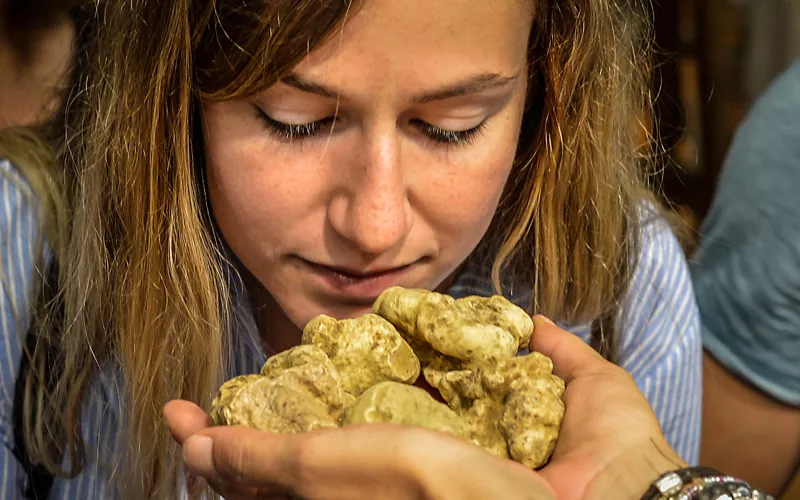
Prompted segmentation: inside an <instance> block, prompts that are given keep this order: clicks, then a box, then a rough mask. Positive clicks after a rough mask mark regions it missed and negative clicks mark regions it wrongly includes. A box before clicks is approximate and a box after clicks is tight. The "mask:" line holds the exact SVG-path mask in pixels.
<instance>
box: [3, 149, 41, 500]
mask: <svg viewBox="0 0 800 500" xmlns="http://www.w3.org/2000/svg"><path fill="white" fill-rule="evenodd" d="M40 237H41V235H40V232H39V224H38V220H37V217H36V212H35V209H34V205H33V195H32V193H31V192H30V190H29V189H28V186H27V185H26V184H25V183H24V181H23V179H22V178H21V177H20V176H19V174H18V173H17V172H16V170H13V169H12V167H11V165H10V164H9V163H8V162H7V161H5V160H2V159H0V360H1V361H0V399H2V404H0V439H2V447H0V497H2V498H17V497H18V496H19V495H20V491H21V487H22V483H21V481H22V478H23V477H24V475H23V471H22V467H21V466H20V464H19V463H18V462H17V459H16V458H15V457H14V454H13V451H12V450H13V449H14V429H13V425H12V408H13V403H14V384H15V381H16V378H17V371H18V369H19V363H20V359H21V353H22V340H23V338H24V336H25V333H26V331H27V329H28V324H29V322H30V311H31V310H32V307H33V300H34V297H35V292H36V280H37V278H38V274H37V273H36V265H37V261H41V260H42V259H41V257H40V252H39V249H41V246H40V245H39V244H37V243H40Z"/></svg>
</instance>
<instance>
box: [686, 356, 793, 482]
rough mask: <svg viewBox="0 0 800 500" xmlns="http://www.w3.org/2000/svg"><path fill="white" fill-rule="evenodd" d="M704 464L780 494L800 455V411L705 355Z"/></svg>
mask: <svg viewBox="0 0 800 500" xmlns="http://www.w3.org/2000/svg"><path fill="white" fill-rule="evenodd" d="M704 366H705V373H704V377H705V393H704V401H703V448H702V463H703V464H704V465H708V466H710V467H714V468H716V469H719V470H722V471H725V472H726V473H728V474H731V475H733V476H737V477H741V478H742V479H744V480H746V481H748V482H749V483H750V484H752V485H753V486H754V487H757V488H760V489H763V490H764V491H766V492H767V493H770V494H772V495H777V494H778V493H779V492H780V490H781V489H782V488H783V487H784V486H785V485H786V483H787V482H788V481H789V480H790V479H791V475H792V472H793V470H794V468H795V467H796V464H797V460H798V458H800V409H797V408H792V407H790V406H787V405H783V404H781V403H779V402H778V401H775V400H773V399H771V398H769V397H767V396H765V395H764V394H762V393H761V392H759V391H758V390H756V389H754V388H752V387H750V386H748V385H747V384H745V383H743V382H742V381H740V380H738V379H737V378H736V377H734V376H732V375H731V374H730V373H728V372H727V371H726V370H725V368H724V367H723V366H722V365H720V364H719V363H718V362H717V361H716V360H714V358H713V357H711V356H710V355H706V357H705V361H704Z"/></svg>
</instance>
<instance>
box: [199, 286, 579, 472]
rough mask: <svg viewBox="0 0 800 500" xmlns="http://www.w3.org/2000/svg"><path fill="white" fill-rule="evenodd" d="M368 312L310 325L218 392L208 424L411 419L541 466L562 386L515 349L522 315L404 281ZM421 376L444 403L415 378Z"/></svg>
mask: <svg viewBox="0 0 800 500" xmlns="http://www.w3.org/2000/svg"><path fill="white" fill-rule="evenodd" d="M373 311H374V314H366V315H364V316H361V317H359V318H355V319H346V320H341V321H337V320H335V319H333V318H331V317H329V316H325V315H321V316H318V317H316V318H314V319H313V320H311V321H310V322H309V323H308V325H306V327H305V329H304V330H303V340H302V344H301V345H299V346H297V347H294V348H292V349H289V350H287V351H284V352H282V353H280V354H278V355H275V356H273V357H271V358H270V359H269V360H268V361H267V363H266V364H265V365H264V367H263V368H262V369H261V373H260V374H257V375H243V376H241V377H236V378H234V379H232V380H229V381H228V382H226V383H225V384H224V385H223V386H222V387H221V388H220V391H219V394H218V395H217V397H216V398H215V399H214V403H213V409H212V413H211V418H212V420H213V421H214V423H215V424H216V425H244V426H248V427H253V428H256V429H260V430H264V431H268V432H285V433H295V432H307V431H311V430H314V429H319V428H325V427H338V426H344V425H353V424H364V423H379V422H380V423H396V424H404V425H417V426H422V427H427V428H429V429H433V430H437V431H441V432H446V433H448V434H452V435H454V436H456V437H459V438H461V439H463V440H465V441H468V442H471V443H474V444H476V445H478V446H481V447H483V448H484V449H486V450H488V451H489V452H491V453H493V454H495V455H497V456H500V457H511V458H512V459H514V460H516V461H518V462H521V463H523V464H525V465H526V466H528V467H531V468H537V467H540V466H542V465H543V464H544V463H545V462H546V461H547V459H548V457H549V456H550V454H551V453H552V451H553V448H554V446H555V442H556V439H557V438H558V432H559V428H560V426H561V420H562V418H563V416H564V404H563V403H562V401H561V395H562V394H563V392H564V382H563V381H562V380H561V379H559V378H558V377H556V376H555V375H553V374H552V370H553V364H552V362H551V360H550V359H549V358H547V357H546V356H544V355H542V354H540V353H536V352H532V353H530V354H527V355H524V356H517V353H518V351H520V350H522V349H525V348H527V346H528V344H529V342H530V339H531V334H532V333H533V322H532V320H531V318H530V316H528V315H527V314H526V313H525V311H523V310H522V309H520V308H518V307H517V306H515V305H513V304H512V303H510V302H509V301H507V300H506V299H505V298H503V297H500V296H494V297H490V298H483V297H467V298H463V299H458V300H456V299H453V298H452V297H450V296H447V295H442V294H439V293H435V292H428V291H425V290H408V289H404V288H400V287H393V288H390V289H388V290H386V291H385V292H384V293H383V294H381V296H380V297H379V298H378V300H377V301H376V302H375V304H374V306H373ZM420 372H422V374H423V376H424V377H425V380H426V381H427V382H428V383H429V384H430V385H431V386H433V387H434V388H436V389H438V390H439V392H440V393H441V396H442V398H443V399H444V401H446V403H447V404H443V403H440V402H438V401H436V400H435V399H434V398H433V397H432V396H431V395H430V394H428V392H426V391H425V390H424V389H420V388H418V387H415V386H414V385H412V384H414V383H415V381H416V380H417V378H418V377H419V375H420Z"/></svg>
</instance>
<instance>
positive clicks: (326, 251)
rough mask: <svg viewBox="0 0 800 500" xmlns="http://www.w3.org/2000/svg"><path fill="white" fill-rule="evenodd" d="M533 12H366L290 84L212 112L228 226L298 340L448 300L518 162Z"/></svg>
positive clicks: (417, 3)
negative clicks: (309, 331) (412, 293)
mask: <svg viewBox="0 0 800 500" xmlns="http://www.w3.org/2000/svg"><path fill="white" fill-rule="evenodd" d="M530 3H531V2H524V1H522V0H436V1H431V0H381V1H374V0H372V1H370V0H368V1H367V2H366V4H365V5H364V6H363V8H361V9H360V10H358V11H357V13H355V14H354V17H353V18H352V19H349V20H348V22H347V23H346V24H345V27H344V28H343V30H342V31H341V32H338V33H335V34H334V35H333V36H332V37H331V39H330V41H329V42H327V43H326V44H325V45H323V46H321V47H320V48H319V49H317V50H315V51H313V52H312V53H311V54H310V55H309V57H308V58H306V59H305V60H304V61H303V62H301V63H300V64H299V65H298V66H297V67H296V68H295V70H294V72H293V73H292V75H291V76H289V77H287V78H285V79H284V80H282V81H281V82H279V83H277V84H276V85H274V86H273V87H271V88H269V89H267V90H266V91H264V92H261V93H259V94H257V95H253V96H250V97H248V98H243V99H237V100H231V101H227V102H223V103H216V104H207V105H205V106H204V108H203V119H204V120H203V121H204V134H205V143H206V157H207V158H206V159H207V166H208V167H207V168H208V178H209V190H210V197H211V206H212V209H213V213H214V216H215V218H216V222H217V224H218V226H219V229H220V230H221V231H222V234H223V236H224V238H225V240H226V241H227V243H228V244H229V245H230V247H231V249H232V250H233V251H234V252H235V254H236V255H237V257H238V258H239V260H240V261H241V263H242V264H243V265H244V266H245V267H246V268H247V270H249V272H250V273H251V274H252V275H253V276H254V277H255V278H256V279H257V280H258V281H259V282H260V283H261V284H262V285H263V286H264V288H265V289H266V290H267V291H268V292H269V295H270V296H271V298H272V299H273V300H274V301H275V303H277V305H279V306H280V307H281V309H282V310H283V311H284V313H285V314H286V315H287V317H288V319H290V320H291V321H292V322H293V323H294V324H295V325H297V326H298V327H301V328H302V326H303V325H305V323H306V322H307V321H308V320H310V319H311V318H312V317H314V316H315V315H317V314H320V313H326V314H329V315H331V316H334V317H339V318H343V317H353V316H356V315H359V314H363V313H364V312H366V311H367V310H368V309H369V307H370V306H371V304H372V302H373V301H374V300H375V298H376V297H377V296H378V295H379V294H380V292H381V291H382V290H384V289H385V288H387V287H389V286H392V285H401V286H404V287H412V288H427V289H434V288H436V287H438V286H439V285H440V284H441V283H442V282H443V281H445V280H446V279H447V278H448V276H450V275H452V273H453V272H454V271H455V270H456V269H457V267H458V266H459V265H460V264H461V263H462V262H463V261H464V260H465V259H466V258H467V257H468V256H469V254H470V252H472V250H473V249H474V248H475V247H476V245H477V244H478V242H479V241H480V240H481V238H482V236H483V235H484V233H485V232H486V230H487V228H488V226H489V223H490V221H491V219H492V216H493V214H494V211H495V209H496V207H497V204H498V201H499V198H500V195H501V192H502V190H503V186H504V184H505V182H506V179H507V178H508V175H509V171H510V170H511V167H512V163H513V160H514V154H515V150H516V147H517V141H518V136H519V131H520V126H521V121H522V113H523V107H524V103H525V94H526V76H527V75H526V52H527V42H528V35H529V32H530V28H531V22H532V16H533V13H532V11H531V7H530Z"/></svg>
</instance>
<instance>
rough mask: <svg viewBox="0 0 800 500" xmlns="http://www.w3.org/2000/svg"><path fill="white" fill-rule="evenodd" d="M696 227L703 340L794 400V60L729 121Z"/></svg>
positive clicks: (799, 332)
mask: <svg viewBox="0 0 800 500" xmlns="http://www.w3.org/2000/svg"><path fill="white" fill-rule="evenodd" d="M700 232H701V241H700V246H699V249H698V251H697V253H696V255H695V257H694V259H693V262H692V278H693V280H694V286H695V290H696V293H697V300H698V303H699V306H700V314H701V317H702V321H703V343H704V344H705V347H706V349H707V350H708V351H709V352H710V353H711V354H712V355H713V356H714V357H715V358H716V359H717V360H719V361H720V362H721V363H722V364H723V365H724V366H725V367H726V368H728V369H729V370H730V371H732V372H734V373H736V374H737V375H738V376H740V377H742V378H744V379H745V380H747V381H749V382H750V383H751V384H753V385H754V386H756V387H758V388H759V389H761V390H762V391H764V392H765V393H767V394H769V395H771V396H772V397H774V398H776V399H778V400H781V401H783V402H785V403H787V404H790V405H793V406H800V61H798V62H797V63H795V64H794V65H793V66H792V67H791V68H789V70H788V71H787V72H786V73H784V74H783V75H782V76H781V77H779V78H778V80H776V82H775V83H774V84H773V85H772V86H771V87H770V88H769V89H768V91H767V92H766V93H765V94H764V95H763V96H762V97H761V98H759V99H758V100H757V102H756V103H755V105H754V106H753V108H752V110H751V111H750V113H749V115H748V116H747V118H746V119H745V121H744V122H743V123H742V125H741V126H740V127H739V129H738V131H737V133H736V136H735V138H734V141H733V144H732V145H731V148H730V150H729V151H728V155H727V157H726V160H725V165H724V168H723V171H722V174H721V176H720V180H719V184H718V186H717V192H716V195H715V199H714V203H713V204H712V207H711V210H710V212H709V215H708V217H707V218H706V220H705V221H704V222H703V225H702V226H701V229H700Z"/></svg>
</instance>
